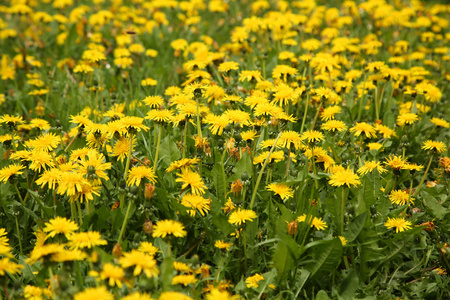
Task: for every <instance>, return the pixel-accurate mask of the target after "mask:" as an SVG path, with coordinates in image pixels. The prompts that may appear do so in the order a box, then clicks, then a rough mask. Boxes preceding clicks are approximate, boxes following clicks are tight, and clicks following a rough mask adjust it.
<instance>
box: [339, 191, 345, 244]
mask: <svg viewBox="0 0 450 300" xmlns="http://www.w3.org/2000/svg"><path fill="white" fill-rule="evenodd" d="M344 206H345V187H342V199H341V228H340V233H341V235H343V234H344V211H345V209H344Z"/></svg>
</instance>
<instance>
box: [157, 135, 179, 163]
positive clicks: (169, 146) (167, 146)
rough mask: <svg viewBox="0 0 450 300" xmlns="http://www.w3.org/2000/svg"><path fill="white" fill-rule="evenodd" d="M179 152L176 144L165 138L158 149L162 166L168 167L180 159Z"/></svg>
mask: <svg viewBox="0 0 450 300" xmlns="http://www.w3.org/2000/svg"><path fill="white" fill-rule="evenodd" d="M180 157H181V154H180V150H179V149H178V147H177V144H176V143H175V142H174V141H173V139H172V138H170V136H166V137H165V138H164V139H163V140H162V141H161V145H160V147H159V159H158V161H159V160H162V166H164V167H165V168H167V167H169V166H170V163H171V162H173V161H176V160H178V159H180Z"/></svg>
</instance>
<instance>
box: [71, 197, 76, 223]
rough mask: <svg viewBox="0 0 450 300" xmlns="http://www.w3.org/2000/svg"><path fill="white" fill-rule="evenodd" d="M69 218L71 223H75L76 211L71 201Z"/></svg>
mask: <svg viewBox="0 0 450 300" xmlns="http://www.w3.org/2000/svg"><path fill="white" fill-rule="evenodd" d="M70 216H71V219H72V220H73V221H75V222H77V209H76V207H75V203H74V202H73V201H71V202H70Z"/></svg>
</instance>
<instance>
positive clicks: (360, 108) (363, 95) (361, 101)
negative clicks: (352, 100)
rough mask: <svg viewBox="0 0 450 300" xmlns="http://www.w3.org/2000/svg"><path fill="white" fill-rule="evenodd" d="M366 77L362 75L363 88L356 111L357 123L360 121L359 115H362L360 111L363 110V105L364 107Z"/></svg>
mask: <svg viewBox="0 0 450 300" xmlns="http://www.w3.org/2000/svg"><path fill="white" fill-rule="evenodd" d="M366 78H367V77H366V75H365V74H364V82H363V87H362V95H361V100H360V101H359V110H358V117H357V118H356V120H357V121H360V120H361V114H362V110H363V105H364V98H365V96H366V93H365V91H366Z"/></svg>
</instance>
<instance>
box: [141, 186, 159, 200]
mask: <svg viewBox="0 0 450 300" xmlns="http://www.w3.org/2000/svg"><path fill="white" fill-rule="evenodd" d="M155 189H156V186H155V185H154V184H153V183H147V184H146V185H145V192H144V196H145V199H147V200H150V199H152V198H153V195H154V194H155Z"/></svg>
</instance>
